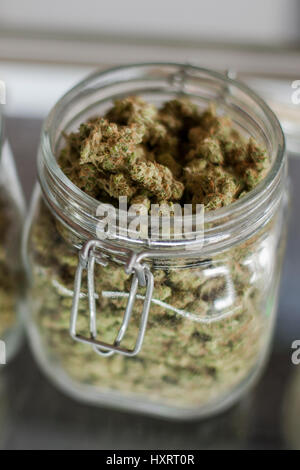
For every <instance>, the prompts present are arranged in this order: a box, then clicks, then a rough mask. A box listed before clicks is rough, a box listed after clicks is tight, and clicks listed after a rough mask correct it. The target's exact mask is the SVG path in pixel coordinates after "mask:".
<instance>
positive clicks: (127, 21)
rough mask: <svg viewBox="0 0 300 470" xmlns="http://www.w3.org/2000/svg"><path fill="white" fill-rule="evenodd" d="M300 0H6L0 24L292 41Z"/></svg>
mask: <svg viewBox="0 0 300 470" xmlns="http://www.w3.org/2000/svg"><path fill="white" fill-rule="evenodd" d="M299 11H300V6H299V1H298V0H147V1H146V0H106V1H103V0H80V1H78V0H48V1H41V0H25V1H24V0H1V2H0V25H2V26H5V27H6V28H7V27H17V28H30V29H50V30H60V31H72V32H76V31H78V32H81V33H82V32H84V33H90V32H92V33H97V32H98V33H107V32H109V33H113V34H115V33H122V34H123V33H125V34H126V33H129V34H133V35H135V34H139V35H150V36H155V35H158V36H166V37H168V36H172V37H177V38H203V37H204V38H206V39H212V40H216V39H217V40H218V39H225V40H230V41H231V40H238V41H241V42H264V43H273V42H274V41H276V42H277V41H289V40H294V39H296V38H299V36H300V33H299V28H300V18H299Z"/></svg>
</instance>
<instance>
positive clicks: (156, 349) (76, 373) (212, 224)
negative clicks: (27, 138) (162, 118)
mask: <svg viewBox="0 0 300 470" xmlns="http://www.w3.org/2000/svg"><path fill="white" fill-rule="evenodd" d="M181 94H184V95H186V96H188V97H189V98H190V99H192V100H193V101H194V102H195V103H197V104H198V105H199V106H200V107H206V106H207V104H208V103H209V102H211V101H214V102H216V105H217V108H218V110H219V112H221V113H225V114H227V115H229V116H231V118H232V121H233V123H234V125H235V127H236V128H237V129H238V130H239V131H240V132H242V133H244V134H245V135H249V136H250V135H251V136H253V137H254V138H255V139H256V140H257V141H259V142H261V143H264V144H265V145H266V147H267V149H268V152H269V154H270V156H271V159H272V166H271V169H270V171H269V173H268V175H267V176H266V178H265V179H264V180H263V181H262V182H261V183H260V184H259V185H258V186H257V187H256V188H255V189H254V190H252V191H251V192H250V193H248V194H247V195H246V196H244V197H243V198H242V199H241V200H239V201H237V202H235V203H234V204H232V205H230V206H228V207H224V208H222V209H218V210H215V211H211V212H208V213H207V214H205V223H204V229H205V231H204V244H203V246H202V247H201V248H199V249H198V250H197V249H195V247H194V248H193V249H192V250H191V249H187V248H188V245H189V243H190V241H187V240H183V239H182V240H171V241H166V240H163V239H161V240H160V239H158V240H156V241H153V240H149V239H148V240H133V239H131V238H130V237H128V236H125V235H124V234H120V235H119V236H117V237H116V238H115V239H114V240H109V241H107V240H105V241H102V242H100V241H99V240H97V224H98V222H99V219H98V218H97V217H96V211H97V208H98V206H99V202H98V201H96V200H94V199H93V198H91V197H90V196H88V195H87V194H85V193H83V192H82V191H81V190H80V189H78V188H77V187H76V186H75V185H74V184H72V183H71V181H70V180H69V179H68V178H67V177H66V176H65V175H64V173H63V172H62V171H61V169H60V168H59V166H58V164H57V162H56V156H57V155H58V152H59V149H60V148H61V147H62V145H63V138H62V132H66V133H69V132H70V131H71V130H75V129H77V127H78V125H79V124H80V123H81V122H83V121H85V120H86V119H87V118H88V117H90V116H94V115H99V114H101V113H102V112H104V110H106V109H107V108H108V107H109V106H111V104H112V100H114V99H115V98H116V97H120V96H126V95H141V96H142V97H143V98H145V99H146V100H148V101H151V102H154V103H156V104H158V103H161V102H164V101H165V100H168V99H171V98H172V97H174V96H178V95H181ZM38 169H39V182H40V185H39V186H38V187H37V188H36V191H35V194H34V197H33V201H32V205H31V215H30V220H29V222H28V226H27V230H26V232H25V239H24V255H25V263H26V268H27V272H28V276H29V281H30V285H31V288H30V292H29V309H28V316H27V327H28V332H29V336H30V340H31V344H32V348H33V351H34V354H35V356H36V359H37V361H38V362H39V363H40V364H41V366H42V368H43V369H44V370H45V372H46V373H47V374H48V375H49V376H50V377H51V379H52V380H53V381H54V382H55V383H56V384H58V385H59V386H60V387H61V388H63V389H64V390H66V391H67V392H68V393H69V394H70V395H72V396H75V397H77V398H79V399H81V400H84V401H89V402H93V403H95V404H99V405H103V404H105V405H106V404H107V405H111V406H117V407H121V408H126V409H131V410H134V411H142V412H145V413H151V414H156V415H162V416H168V417H175V418H195V417H202V416H207V415H210V414H213V413H216V412H217V411H219V410H221V409H223V408H226V407H228V406H229V405H231V404H232V403H233V402H235V401H236V400H237V399H238V398H239V397H240V396H241V395H242V393H244V392H245V391H246V390H247V389H248V388H249V386H250V385H251V384H253V383H254V381H255V380H256V379H257V377H258V375H259V373H260V372H261V370H262V366H263V364H264V363H265V361H266V357H267V354H268V350H269V347H270V342H271V338H272V331H273V325H274V319H275V315H276V308H277V294H278V285H279V278H280V270H281V261H282V255H283V251H284V239H285V227H286V211H287V209H286V206H287V204H286V203H287V192H286V187H287V185H286V181H287V177H286V175H287V173H286V157H285V151H284V137H283V134H282V131H281V128H280V125H279V123H278V121H277V119H276V117H275V116H274V114H273V113H272V112H271V111H270V109H269V108H268V107H267V106H266V105H265V103H264V102H263V101H262V100H261V99H260V98H258V97H257V96H256V95H255V94H254V93H253V92H252V91H250V90H249V89H248V88H247V87H245V86H243V85H241V84H239V83H237V82H235V81H233V80H231V79H229V78H227V77H226V76H223V75H221V74H218V73H215V72H212V71H208V70H204V69H201V68H198V67H192V66H187V65H182V64H141V65H132V66H127V67H119V68H115V69H112V70H109V71H106V72H102V73H96V74H94V75H92V76H90V77H89V78H87V79H86V80H84V81H83V82H81V83H80V84H79V85H77V86H76V87H75V88H73V89H72V90H71V91H70V92H69V93H67V94H66V95H65V96H64V97H63V98H62V99H61V100H60V101H59V102H58V103H57V104H56V106H55V107H54V109H53V110H52V111H51V113H50V115H49V116H48V118H47V120H46V122H45V124H44V128H43V131H42V137H41V145H40V150H39V155H38ZM119 215H121V214H119ZM78 255H79V258H78ZM95 261H96V263H95ZM93 269H94V270H95V271H94V274H93ZM87 270H88V273H89V274H88V280H89V285H88V287H89V288H88V289H87ZM74 282H75V284H74ZM153 283H154V284H153ZM153 285H154V289H152V288H153ZM94 289H95V292H94ZM136 289H137V292H138V295H137V297H136V298H135V293H136ZM129 292H130V296H129ZM74 293H75V294H74ZM128 296H129V297H128ZM128 299H129V300H128ZM94 302H95V305H94ZM127 302H128V304H127ZM126 306H127V307H126ZM94 307H96V311H95V310H94ZM148 307H150V311H149V312H148ZM131 308H132V312H131V313H132V315H131V317H130V311H131ZM71 311H72V314H71ZM125 311H126V314H125ZM124 315H125V317H124ZM120 328H121V329H120ZM97 329H98V332H97V331H96V330H97ZM119 332H120V333H119ZM96 333H97V335H96ZM121 338H122V340H121Z"/></svg>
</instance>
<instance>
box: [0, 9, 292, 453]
mask: <svg viewBox="0 0 300 470" xmlns="http://www.w3.org/2000/svg"><path fill="white" fill-rule="evenodd" d="M143 61H176V62H187V63H192V64H196V65H200V66H203V67H208V68H212V69H216V70H218V71H224V72H226V71H227V73H230V75H231V76H232V77H235V76H236V77H237V78H239V79H240V80H243V81H244V82H246V83H247V84H248V85H249V86H251V87H252V88H254V89H255V90H256V91H257V92H258V93H259V94H260V95H261V96H262V97H263V98H265V99H266V100H267V102H268V103H269V104H270V106H271V107H272V108H273V109H274V111H275V112H276V113H277V115H278V117H279V119H280V121H281V123H282V126H283V128H284V131H285V134H286V137H287V143H288V150H289V158H290V169H291V171H290V174H291V179H292V182H294V185H293V186H294V189H293V198H292V213H291V219H290V220H291V221H290V232H289V241H288V250H287V256H286V261H285V266H284V273H283V281H282V288H281V297H280V308H279V320H278V322H277V329H276V336H275V344H274V349H273V354H272V357H271V360H270V364H269V366H268V369H267V371H266V373H265V375H264V378H263V380H262V381H261V382H260V384H259V386H258V387H257V388H256V389H255V391H254V392H252V393H251V394H250V396H248V397H246V398H245V400H243V402H242V403H240V404H239V405H238V406H237V407H235V408H234V409H233V410H231V411H229V412H227V413H225V414H223V415H221V416H219V417H217V418H214V419H212V420H210V421H209V422H198V423H197V422H194V423H192V424H187V423H183V424H175V425H174V424H170V423H167V422H163V421H159V420H157V419H151V418H146V417H143V416H133V415H129V414H126V413H121V412H118V411H112V410H102V409H94V408H92V407H88V406H84V405H81V404H78V403H76V402H73V401H72V400H70V399H69V398H67V397H65V396H64V395H63V394H61V393H60V392H59V391H57V390H56V389H54V387H52V385H51V384H50V383H48V381H47V380H46V379H45V378H44V376H43V375H42V374H41V373H40V372H39V370H38V369H37V367H36V365H35V364H34V361H33V359H32V357H31V354H30V352H29V350H28V347H27V345H26V343H25V342H24V346H23V349H22V350H21V352H20V353H19V354H18V356H17V357H16V358H15V359H14V361H13V362H12V363H11V364H8V365H7V366H5V369H4V368H3V366H2V369H1V371H0V372H1V373H3V374H4V376H5V380H4V381H3V384H2V386H3V391H0V394H2V397H3V398H1V404H2V406H0V420H1V419H2V422H4V421H5V425H3V426H2V428H1V429H2V431H1V429H0V443H1V446H2V447H3V448H9V449H12V448H74V449H75V448H107V449H115V448H118V449H122V448H123V449H135V448H140V449H146V448H152V449H156V448H169V449H172V448H173V449H179V448H186V449H188V448H190V449H196V448H215V447H217V448H218V447H226V448H228V447H229V448H272V449H274V448H291V447H293V448H300V424H299V420H298V421H297V420H296V417H295V416H297V414H296V415H295V412H294V410H296V409H298V410H299V409H300V405H299V400H300V398H299V397H300V380H299V375H300V366H298V368H297V366H293V365H292V364H291V361H290V353H291V343H292V341H293V340H294V339H300V311H299V310H300V309H299V279H300V254H299V246H298V242H299V237H300V222H299V211H300V203H299V201H300V187H299V180H300V160H299V159H297V157H299V156H300V103H297V102H295V100H294V102H293V100H292V95H293V92H294V91H295V88H292V84H293V83H294V82H295V81H296V80H300V1H299V0H264V1H263V2H262V1H259V0H252V1H251V2H249V1H245V0H226V1H222V0H210V1H202V0H184V1H179V0H151V2H146V1H141V0H127V1H126V2H125V1H122V0H109V1H103V0H85V1H84V2H79V1H74V0H73V1H70V0H69V1H67V0H60V1H59V0H51V2H41V1H38V0H25V1H24V0H22V1H21V0H1V3H0V80H3V81H4V82H5V84H6V88H7V97H6V105H5V107H4V111H5V114H6V117H7V119H6V121H7V122H6V131H7V135H8V137H9V139H10V143H11V146H12V149H13V153H14V156H15V160H16V164H17V169H18V173H19V176H20V179H21V182H22V185H23V189H24V191H25V195H26V199H27V201H29V199H30V195H31V192H32V189H33V185H34V181H35V174H36V173H35V158H36V149H37V145H38V139H39V133H40V127H41V123H42V119H43V118H44V117H45V115H46V114H47V113H48V111H49V109H50V108H51V107H52V106H53V104H54V103H55V102H56V100H57V99H58V98H59V97H60V96H61V95H62V94H63V93H64V92H65V91H66V90H67V89H69V88H70V87H71V86H72V85H73V84H75V83H76V82H77V81H78V80H80V79H81V78H83V77H84V76H85V75H87V74H88V73H90V72H91V71H93V70H94V69H95V68H106V67H110V66H112V65H116V64H120V63H122V64H124V63H129V62H143ZM37 392H38V393H37ZM4 416H5V417H4ZM129 429H130V433H128V430H129Z"/></svg>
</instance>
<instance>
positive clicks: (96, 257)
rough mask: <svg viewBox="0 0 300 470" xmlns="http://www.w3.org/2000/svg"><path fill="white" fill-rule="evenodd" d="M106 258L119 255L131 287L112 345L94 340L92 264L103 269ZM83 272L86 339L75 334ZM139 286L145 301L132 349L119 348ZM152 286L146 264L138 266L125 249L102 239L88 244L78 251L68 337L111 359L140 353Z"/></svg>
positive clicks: (90, 241) (129, 252) (133, 255)
mask: <svg viewBox="0 0 300 470" xmlns="http://www.w3.org/2000/svg"><path fill="white" fill-rule="evenodd" d="M96 249H97V254H96ZM109 255H114V256H115V257H118V256H119V257H120V259H121V260H122V261H123V262H125V272H126V273H127V274H129V275H132V281H131V288H130V292H129V296H128V301H127V305H126V309H125V313H124V317H123V321H122V324H121V327H120V329H119V332H118V334H117V337H116V339H115V341H114V342H113V343H112V344H108V343H105V342H103V341H100V340H98V339H97V322H96V298H95V283H94V271H95V261H96V262H97V263H98V264H101V265H102V266H107V265H108V256H109ZM84 270H86V271H87V288H88V301H89V313H90V325H89V326H90V337H89V338H88V337H85V336H82V335H80V334H78V333H77V331H76V325H77V317H78V309H79V300H80V293H81V292H80V291H81V284H82V274H83V271H84ZM139 286H141V287H146V294H145V300H144V303H143V308H142V312H141V320H140V327H139V332H138V335H137V340H136V344H135V346H134V348H133V349H127V348H123V347H121V345H120V343H121V341H122V340H123V338H124V336H125V334H126V331H127V328H128V325H129V322H130V318H131V315H132V311H133V307H134V304H135V300H136V296H137V289H138V287H139ZM153 287H154V279H153V274H152V273H151V271H150V269H149V267H148V266H147V265H146V264H141V263H140V262H139V259H138V255H137V254H136V253H134V252H132V251H130V250H127V249H125V248H116V247H115V246H113V245H111V244H109V243H107V242H104V241H102V240H89V241H87V242H86V243H85V244H84V245H83V247H82V248H81V250H80V251H79V260H78V265H77V269H76V274H75V280H74V293H73V302H72V309H71V319H70V335H71V337H72V338H73V339H74V340H75V341H78V342H80V343H85V344H90V345H91V346H92V348H93V350H94V351H95V352H96V353H97V354H99V355H101V356H111V355H113V354H115V353H118V354H121V355H123V356H130V357H132V356H136V355H137V354H138V353H139V352H140V350H141V348H142V345H143V340H144V336H145V331H146V326H147V320H148V315H149V310H150V304H151V299H152V294H153Z"/></svg>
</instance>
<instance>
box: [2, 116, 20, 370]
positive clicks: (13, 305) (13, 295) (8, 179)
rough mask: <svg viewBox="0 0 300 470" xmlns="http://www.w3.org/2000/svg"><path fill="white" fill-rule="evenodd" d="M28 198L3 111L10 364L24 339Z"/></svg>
mask: <svg viewBox="0 0 300 470" xmlns="http://www.w3.org/2000/svg"><path fill="white" fill-rule="evenodd" d="M23 216H24V199H23V195H22V191H21V187H20V183H19V180H18V178H17V174H16V170H15V164H14V160H13V155H12V153H11V150H10V146H9V144H8V141H7V139H6V138H5V135H4V123H3V117H2V116H1V109H0V340H1V343H0V364H1V363H6V362H9V360H10V358H11V357H12V356H13V354H14V352H15V351H16V349H17V347H18V345H19V342H20V339H21V327H20V321H19V318H18V315H17V311H18V303H19V302H20V301H21V297H22V292H23V282H22V281H23V280H24V279H23V278H22V273H21V264H22V263H21V233H22V226H23Z"/></svg>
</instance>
